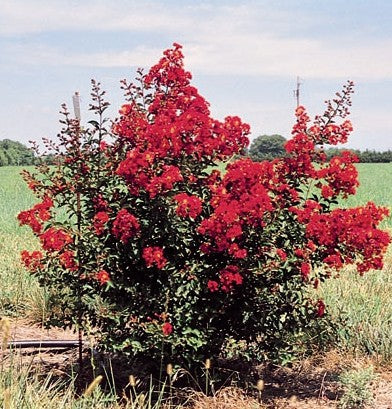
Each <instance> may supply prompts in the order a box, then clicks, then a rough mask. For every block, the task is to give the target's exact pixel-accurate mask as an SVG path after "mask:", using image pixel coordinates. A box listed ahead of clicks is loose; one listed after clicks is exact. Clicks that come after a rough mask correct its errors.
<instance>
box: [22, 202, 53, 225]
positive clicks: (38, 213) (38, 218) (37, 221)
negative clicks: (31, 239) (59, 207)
mask: <svg viewBox="0 0 392 409" xmlns="http://www.w3.org/2000/svg"><path fill="white" fill-rule="evenodd" d="M52 207H53V201H52V199H51V198H50V197H48V196H46V197H45V198H44V200H43V201H42V202H41V203H37V204H36V205H35V206H34V207H33V208H32V209H30V210H25V211H22V212H20V213H19V214H18V220H19V223H20V225H21V226H23V225H28V226H30V227H31V229H32V230H33V232H34V233H41V231H42V227H43V226H42V222H46V221H48V220H49V219H50V217H51V213H50V209H51V208H52Z"/></svg>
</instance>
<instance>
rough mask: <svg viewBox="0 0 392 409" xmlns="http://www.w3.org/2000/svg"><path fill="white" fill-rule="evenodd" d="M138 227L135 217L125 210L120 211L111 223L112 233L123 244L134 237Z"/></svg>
mask: <svg viewBox="0 0 392 409" xmlns="http://www.w3.org/2000/svg"><path fill="white" fill-rule="evenodd" d="M139 229H140V225H139V222H138V221H137V219H136V217H135V216H134V215H133V214H131V213H129V212H128V210H127V209H121V210H120V211H119V212H118V214H117V216H116V219H115V220H114V222H113V227H112V233H113V235H114V236H115V237H116V238H117V239H119V240H120V241H122V242H123V243H124V244H126V243H128V241H129V239H130V238H132V237H134V236H135V235H136V233H137V232H138V231H139Z"/></svg>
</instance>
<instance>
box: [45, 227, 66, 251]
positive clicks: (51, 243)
mask: <svg viewBox="0 0 392 409" xmlns="http://www.w3.org/2000/svg"><path fill="white" fill-rule="evenodd" d="M39 238H40V240H41V243H42V247H43V248H44V249H45V250H47V251H60V250H62V249H63V248H64V247H65V246H66V245H67V244H69V243H72V238H71V236H70V235H69V234H68V233H66V232H65V231H64V230H61V229H56V228H55V227H51V228H50V229H48V230H46V231H45V232H44V233H42V234H41V235H40V236H39Z"/></svg>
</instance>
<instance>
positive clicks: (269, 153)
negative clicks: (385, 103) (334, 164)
mask: <svg viewBox="0 0 392 409" xmlns="http://www.w3.org/2000/svg"><path fill="white" fill-rule="evenodd" d="M285 142H286V138H284V137H283V136H281V135H276V134H275V135H260V136H258V137H257V138H255V139H254V140H253V141H252V143H251V145H250V148H249V151H248V154H249V156H250V157H251V158H252V159H253V160H256V161H263V160H271V159H274V158H279V157H282V156H284V155H285V153H286V152H285V150H284V144H285ZM347 150H348V151H350V152H353V153H354V154H355V155H357V156H358V158H359V161H360V162H363V163H386V162H392V150H390V149H389V150H387V151H383V152H378V151H375V150H369V149H366V150H364V151H361V150H358V149H348V148H346V149H345V148H327V149H325V153H326V155H327V157H328V159H330V158H332V157H333V156H337V155H340V154H341V152H342V151H347Z"/></svg>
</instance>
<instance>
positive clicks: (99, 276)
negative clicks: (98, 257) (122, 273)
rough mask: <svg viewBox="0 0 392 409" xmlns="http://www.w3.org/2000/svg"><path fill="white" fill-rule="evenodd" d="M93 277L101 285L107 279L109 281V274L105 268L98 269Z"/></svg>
mask: <svg viewBox="0 0 392 409" xmlns="http://www.w3.org/2000/svg"><path fill="white" fill-rule="evenodd" d="M95 278H96V279H97V280H98V281H99V283H100V284H101V285H104V284H106V283H107V282H108V281H110V275H109V273H108V272H107V271H106V270H100V271H98V273H97V274H96V276H95Z"/></svg>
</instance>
